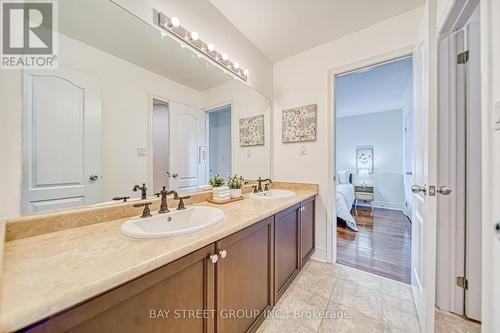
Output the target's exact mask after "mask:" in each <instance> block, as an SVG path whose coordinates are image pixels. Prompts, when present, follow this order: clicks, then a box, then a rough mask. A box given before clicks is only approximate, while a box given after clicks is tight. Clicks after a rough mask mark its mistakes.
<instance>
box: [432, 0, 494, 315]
mask: <svg viewBox="0 0 500 333" xmlns="http://www.w3.org/2000/svg"><path fill="white" fill-rule="evenodd" d="M478 5H480V0H472V1H468V2H460V1H457V2H455V3H453V4H452V6H451V8H450V11H449V14H448V16H447V17H446V19H445V20H444V22H443V24H442V28H441V30H440V31H439V32H438V74H439V76H440V77H439V78H438V85H439V86H438V103H439V108H438V110H437V112H438V118H439V119H442V120H443V123H445V121H444V120H446V126H444V127H443V126H439V132H440V133H439V134H438V144H441V143H442V142H441V140H442V139H441V138H440V137H441V136H442V137H445V138H447V139H448V140H449V145H450V146H451V147H450V148H451V149H450V150H449V151H452V150H453V149H454V150H455V151H456V153H454V154H453V153H450V152H449V151H448V150H447V151H448V152H447V153H445V154H444V156H443V154H441V153H440V154H439V156H438V161H437V162H438V183H439V185H449V186H450V187H451V188H452V189H453V192H454V193H452V196H451V197H449V198H446V197H442V196H441V197H438V200H437V202H436V203H437V223H438V225H439V227H441V228H442V229H443V231H445V232H444V233H443V234H440V233H437V237H438V238H437V239H438V242H437V249H436V250H437V251H436V259H437V263H438V265H437V267H440V268H441V269H440V268H437V270H436V306H439V307H441V308H442V309H443V310H446V311H450V312H453V313H456V314H459V315H466V291H465V289H459V288H457V285H456V277H457V276H465V277H467V271H466V270H467V265H466V260H467V252H466V246H467V243H466V237H467V236H466V230H467V224H466V221H467V216H466V215H467V214H466V212H465V211H460V210H459V209H458V207H459V204H457V200H458V199H456V198H455V197H454V195H456V194H457V190H458V189H459V186H461V187H463V190H464V191H465V193H467V189H466V176H465V179H462V181H463V183H459V182H458V181H457V179H456V177H455V176H456V173H457V172H456V170H457V169H458V167H457V166H452V165H451V163H452V161H453V160H454V157H456V155H457V154H458V153H460V152H461V153H462V154H464V153H465V152H464V151H459V148H457V146H456V144H455V143H454V142H453V140H452V139H451V137H450V135H451V134H455V133H457V131H458V129H457V121H455V117H456V116H455V114H456V112H455V109H456V108H461V109H463V111H462V112H463V113H464V114H463V115H461V116H464V117H465V116H466V112H467V110H466V107H467V106H466V102H465V101H463V102H462V103H460V102H458V101H457V96H458V95H461V94H462V93H463V92H461V91H458V88H457V87H456V83H457V81H458V77H459V75H461V76H463V75H465V71H464V72H463V73H460V72H459V71H458V70H457V69H456V67H455V66H456V54H458V53H459V52H461V51H462V49H461V48H464V49H468V47H467V46H466V45H465V44H466V42H459V41H457V38H459V37H458V36H459V34H460V33H461V34H462V37H463V39H464V40H466V39H467V37H466V36H465V37H464V36H463V35H464V34H465V35H466V32H465V28H466V27H467V23H468V21H469V18H470V17H471V15H472V14H473V12H474V10H475V9H476V7H477V6H478ZM480 10H481V8H480ZM481 20H482V16H481ZM481 34H482V31H481ZM482 52H483V50H481V53H482ZM480 59H481V61H483V55H482V54H481V58H480ZM482 84H483V82H482ZM481 103H483V101H481ZM443 112H444V113H443ZM481 117H484V115H483V113H482V112H481ZM450 119H451V122H450ZM463 126H466V124H464V125H463ZM460 131H466V129H461V130H460ZM450 133H451V134H450ZM483 133H484V128H481V135H483ZM464 149H465V151H467V148H464ZM450 157H451V158H450ZM484 159H485V157H484V156H482V161H481V163H484ZM445 161H446V162H445ZM465 162H466V161H465ZM441 163H446V164H447V165H449V169H448V170H446V171H445V172H444V174H451V177H450V179H449V181H448V182H443V181H442V180H441V179H439V177H440V175H441V174H442V169H441V165H440V164H441ZM445 167H446V166H445ZM463 172H465V170H464V171H463ZM481 186H483V187H484V179H483V181H482V184H481ZM460 189H461V188H460ZM465 195H467V194H465ZM482 196H483V198H484V189H482ZM450 199H451V200H452V202H444V201H443V200H448V201H449V200H450ZM445 210H446V211H445ZM440 211H445V212H444V213H441V212H440ZM450 258H451V260H450ZM440 259H441V260H440ZM438 287H439V288H438Z"/></svg>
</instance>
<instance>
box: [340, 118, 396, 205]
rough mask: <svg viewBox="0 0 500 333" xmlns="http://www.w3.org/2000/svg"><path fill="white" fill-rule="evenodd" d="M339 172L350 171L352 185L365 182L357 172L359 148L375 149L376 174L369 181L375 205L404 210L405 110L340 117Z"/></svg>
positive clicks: (367, 181) (367, 182)
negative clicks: (372, 188)
mask: <svg viewBox="0 0 500 333" xmlns="http://www.w3.org/2000/svg"><path fill="white" fill-rule="evenodd" d="M336 140H337V142H336V146H337V152H336V153H337V170H344V169H349V170H351V173H352V175H353V184H355V185H359V184H361V183H362V181H361V180H360V179H358V175H357V172H356V147H357V146H373V156H374V161H373V162H374V163H373V164H374V165H373V166H374V172H373V174H371V175H370V176H369V178H368V179H367V180H366V184H367V185H373V186H374V192H375V193H374V202H373V204H374V206H375V207H382V208H390V209H403V204H404V188H403V164H404V159H403V122H402V110H391V111H384V112H376V113H368V114H364V115H357V116H350V117H342V118H337V133H336Z"/></svg>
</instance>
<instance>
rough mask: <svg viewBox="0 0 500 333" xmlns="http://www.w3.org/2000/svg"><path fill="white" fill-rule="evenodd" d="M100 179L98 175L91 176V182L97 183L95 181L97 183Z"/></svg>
mask: <svg viewBox="0 0 500 333" xmlns="http://www.w3.org/2000/svg"><path fill="white" fill-rule="evenodd" d="M98 179H99V176H98V175H90V177H89V180H90V181H91V182H95V181H96V180H98Z"/></svg>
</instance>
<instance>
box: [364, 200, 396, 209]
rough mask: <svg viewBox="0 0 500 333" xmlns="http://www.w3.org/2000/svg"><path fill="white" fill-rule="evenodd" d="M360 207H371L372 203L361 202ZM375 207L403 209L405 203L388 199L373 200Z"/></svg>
mask: <svg viewBox="0 0 500 333" xmlns="http://www.w3.org/2000/svg"><path fill="white" fill-rule="evenodd" d="M358 207H370V204H367V203H364V202H360V203H359V204H358ZM373 207H374V208H382V209H390V210H400V211H402V210H403V208H404V207H403V203H400V202H399V203H398V202H387V201H373Z"/></svg>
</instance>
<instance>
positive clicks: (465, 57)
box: [457, 51, 469, 64]
mask: <svg viewBox="0 0 500 333" xmlns="http://www.w3.org/2000/svg"><path fill="white" fill-rule="evenodd" d="M468 61H469V51H465V52H462V53H459V54H458V55H457V64H466V63H467V62H468Z"/></svg>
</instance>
